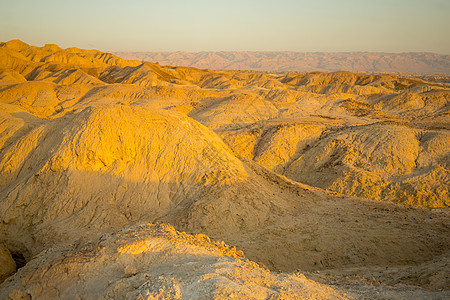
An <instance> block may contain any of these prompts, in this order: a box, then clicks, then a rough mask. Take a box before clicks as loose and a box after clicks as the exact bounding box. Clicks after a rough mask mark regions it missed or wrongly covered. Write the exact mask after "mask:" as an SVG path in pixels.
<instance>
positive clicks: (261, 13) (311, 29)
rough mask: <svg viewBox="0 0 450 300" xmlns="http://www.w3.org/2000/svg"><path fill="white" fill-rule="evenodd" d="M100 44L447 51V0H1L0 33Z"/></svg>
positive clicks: (37, 40) (0, 37) (38, 42)
mask: <svg viewBox="0 0 450 300" xmlns="http://www.w3.org/2000/svg"><path fill="white" fill-rule="evenodd" d="M12 39H20V40H23V41H24V42H26V43H29V44H31V45H35V46H42V45H44V44H46V43H55V44H58V45H60V46H61V47H63V48H67V47H73V46H74V47H79V48H89V49H91V48H95V49H99V50H104V51H178V50H181V51H221V50H250V51H257V50H261V51H282V50H286V51H302V52H303V51H308V52H309V51H323V52H333V51H384V52H415V51H426V52H436V53H442V54H450V0H370V1H366V0H310V1H305V0H273V1H269V0H223V1H215V0H190V1H189V0H186V1H183V0H161V1H154V0H148V1H145V0H120V1H116V0H77V1H72V0H29V1H26V0H0V41H9V40H12Z"/></svg>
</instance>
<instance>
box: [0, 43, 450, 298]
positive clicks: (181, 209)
mask: <svg viewBox="0 0 450 300" xmlns="http://www.w3.org/2000/svg"><path fill="white" fill-rule="evenodd" d="M447 63H448V62H447ZM447 80H448V76H445V75H442V76H436V77H435V78H434V79H433V80H432V81H431V80H430V81H426V80H424V79H421V78H416V77H413V76H408V77H407V78H406V77H399V76H394V75H388V74H363V73H351V72H310V73H299V72H258V71H231V70H206V69H196V68H192V67H172V66H163V65H160V64H157V63H151V62H141V61H138V60H125V59H122V58H119V57H117V56H114V55H112V54H109V53H103V52H100V51H96V50H81V49H77V48H69V49H61V48H59V47H58V46H56V45H46V46H44V47H34V46H30V45H27V44H25V43H23V42H21V41H18V40H15V41H10V42H6V43H0V170H1V171H0V250H1V251H0V266H1V269H0V279H1V280H2V281H3V282H2V283H0V298H1V299H32V298H33V299H34V298H37V299H51V298H62V299H94V298H95V299H110V298H112V299H119V298H127V299H190V298H199V299H212V298H214V299H225V298H231V297H235V298H238V299H240V298H250V299H347V298H349V299H354V298H356V299H386V298H387V299H391V298H395V299H426V298H428V299H448V298H450V278H449V276H450V275H449V274H450V265H449V260H450V251H449V248H450V247H449V246H450V245H449V242H450V212H449V210H448V206H449V204H450V197H449V185H450V131H449V129H450V116H449V109H450V107H449V99H450V87H449V85H448V83H447V82H448V81H447Z"/></svg>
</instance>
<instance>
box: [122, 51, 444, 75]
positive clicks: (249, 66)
mask: <svg viewBox="0 0 450 300" xmlns="http://www.w3.org/2000/svg"><path fill="white" fill-rule="evenodd" d="M114 54H115V55H117V56H120V57H122V58H125V59H134V60H141V61H151V62H159V63H160V64H162V65H172V66H186V67H195V68H200V69H227V70H256V71H299V72H303V71H304V72H311V71H353V72H389V73H434V74H450V55H443V54H436V53H425V52H409V53H382V52H259V51H257V52H247V51H230V52H114Z"/></svg>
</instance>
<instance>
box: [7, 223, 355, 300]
mask: <svg viewBox="0 0 450 300" xmlns="http://www.w3.org/2000/svg"><path fill="white" fill-rule="evenodd" d="M80 250H81V249H80V248H76V249H73V250H68V249H64V248H59V249H58V248H56V249H52V250H51V251H47V252H44V253H42V254H41V255H39V256H38V257H36V258H34V259H33V260H32V261H31V262H30V263H28V264H27V265H26V266H25V267H24V268H22V269H20V270H19V272H18V273H17V274H16V278H17V280H15V281H7V282H5V283H4V284H3V285H1V289H0V297H2V298H3V299H7V298H8V297H10V298H16V299H17V298H18V297H23V298H26V297H31V298H46V299H48V298H55V297H56V298H60V299H72V298H74V297H75V298H77V297H79V298H114V299H119V298H120V299H141V298H143V297H145V298H149V299H193V298H194V299H224V298H230V297H236V298H239V299H265V298H270V297H275V298H277V297H281V298H283V299H347V297H345V296H344V295H343V293H342V292H338V291H336V290H334V289H332V288H330V287H327V286H325V285H322V284H318V283H316V282H314V281H312V280H308V279H306V278H305V277H304V276H303V275H301V274H293V275H288V274H276V273H272V272H270V271H269V270H267V269H264V268H262V267H261V266H259V265H257V264H256V263H254V262H251V261H248V260H245V259H242V256H241V255H240V253H239V252H237V251H235V250H234V249H231V248H229V247H228V246H227V245H226V244H224V243H223V242H222V243H218V242H211V241H210V240H209V238H208V237H207V236H205V235H197V236H191V235H188V234H186V233H184V232H177V231H175V230H174V229H173V227H171V226H165V225H159V226H155V225H151V224H148V225H142V226H139V227H132V228H129V229H125V230H121V231H118V232H116V233H114V234H105V235H104V236H103V237H102V238H100V239H97V240H95V241H93V243H92V244H89V245H85V246H84V248H83V249H82V251H80ZM240 257H241V258H240Z"/></svg>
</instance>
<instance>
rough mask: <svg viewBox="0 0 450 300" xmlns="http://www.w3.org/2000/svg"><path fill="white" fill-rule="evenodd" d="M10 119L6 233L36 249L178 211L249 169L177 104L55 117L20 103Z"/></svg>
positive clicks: (5, 154)
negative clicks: (88, 230) (45, 116)
mask: <svg viewBox="0 0 450 300" xmlns="http://www.w3.org/2000/svg"><path fill="white" fill-rule="evenodd" d="M1 120H2V121H1V124H2V126H1V131H2V137H1V141H2V145H1V148H2V152H1V157H0V168H1V180H0V182H1V191H2V192H1V197H2V201H1V211H2V216H3V221H4V223H3V224H4V225H3V226H5V224H7V225H6V226H5V227H3V228H8V233H5V235H3V236H2V239H10V240H14V241H15V242H19V241H20V242H21V243H24V244H25V245H26V247H27V248H28V249H34V250H33V252H34V251H37V250H38V248H40V247H42V244H46V243H51V244H53V243H56V242H57V241H64V240H65V239H67V237H68V236H71V235H75V236H77V237H80V233H83V231H80V230H81V229H84V230H86V228H88V227H95V228H96V230H100V228H102V230H107V229H108V228H116V229H117V228H120V227H121V226H123V225H124V224H126V223H129V222H131V221H133V220H142V219H146V220H154V219H155V218H157V217H161V216H164V215H166V214H167V213H169V212H171V213H174V212H175V211H176V210H177V209H181V208H183V207H186V206H187V205H188V204H189V202H186V201H189V200H192V199H193V197H199V196H200V195H201V193H202V192H204V191H205V190H206V189H208V188H209V187H212V186H214V188H219V187H220V186H226V185H228V184H231V183H234V182H239V181H242V180H244V179H245V178H246V176H247V174H246V171H245V169H244V167H243V165H242V163H241V162H240V161H239V160H238V159H236V158H235V157H234V156H233V155H231V154H230V151H229V150H228V147H227V146H226V145H225V144H224V143H223V142H222V141H221V140H220V139H219V138H218V137H217V136H216V135H215V134H214V133H212V132H211V131H209V130H208V129H206V128H205V127H204V126H202V125H200V124H198V123H197V122H195V121H193V120H192V119H189V118H188V117H186V116H183V115H180V114H177V113H173V112H167V111H164V110H151V109H148V108H141V107H130V106H123V105H116V106H114V105H111V106H107V107H104V106H96V107H87V108H86V109H84V110H83V111H81V112H79V113H76V114H73V115H66V116H65V117H62V118H59V119H55V120H52V121H46V120H41V119H38V118H36V117H34V116H32V115H29V114H28V113H25V112H20V111H17V112H11V113H6V114H5V113H4V114H2V116H1ZM38 224H39V225H38ZM62 224H65V225H64V226H62ZM70 224H71V225H70ZM40 228H42V229H40ZM43 228H46V230H45V231H44V230H43ZM49 228H52V229H51V230H50V229H49ZM4 230H6V229H4ZM50 232H51V235H52V239H51V240H47V238H46V236H47V235H48V234H50ZM83 234H84V233H83ZM41 235H44V236H41ZM36 241H37V242H38V243H39V244H40V245H39V246H37V245H34V243H35V242H36Z"/></svg>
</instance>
